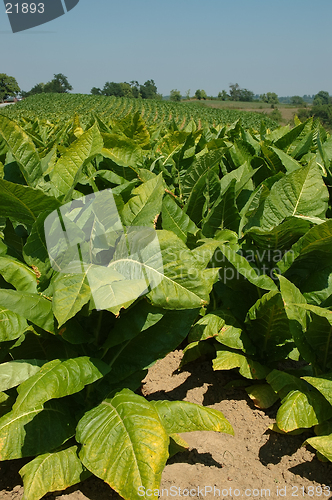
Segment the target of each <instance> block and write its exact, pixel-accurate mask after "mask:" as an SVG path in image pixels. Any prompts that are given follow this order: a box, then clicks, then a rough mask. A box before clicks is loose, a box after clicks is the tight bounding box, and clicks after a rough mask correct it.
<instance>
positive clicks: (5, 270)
mask: <svg viewBox="0 0 332 500" xmlns="http://www.w3.org/2000/svg"><path fill="white" fill-rule="evenodd" d="M0 274H1V275H2V276H3V278H4V279H5V280H6V281H7V282H8V283H10V284H11V285H13V286H14V287H15V288H16V289H17V290H19V291H22V292H29V293H37V277H36V274H35V273H34V272H33V270H32V269H30V268H29V267H28V266H26V265H25V264H23V263H22V262H20V261H19V260H17V259H14V258H13V257H11V256H10V255H6V256H0Z"/></svg>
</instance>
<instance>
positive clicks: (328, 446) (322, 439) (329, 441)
mask: <svg viewBox="0 0 332 500" xmlns="http://www.w3.org/2000/svg"><path fill="white" fill-rule="evenodd" d="M304 444H310V446H312V447H313V448H315V450H317V451H318V452H319V453H321V454H322V455H324V457H326V458H327V459H328V460H330V462H332V434H330V435H329V436H316V437H311V438H308V439H306V441H305V442H304Z"/></svg>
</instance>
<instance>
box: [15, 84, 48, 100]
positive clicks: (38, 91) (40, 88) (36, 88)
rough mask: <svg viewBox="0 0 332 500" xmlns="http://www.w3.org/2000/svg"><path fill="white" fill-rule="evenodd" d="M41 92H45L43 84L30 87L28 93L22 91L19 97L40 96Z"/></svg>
mask: <svg viewBox="0 0 332 500" xmlns="http://www.w3.org/2000/svg"><path fill="white" fill-rule="evenodd" d="M43 92H45V84H44V83H36V85H35V86H34V87H32V89H31V90H29V91H28V92H25V91H24V90H22V92H21V96H22V97H29V96H30V95H35V94H42V93H43Z"/></svg>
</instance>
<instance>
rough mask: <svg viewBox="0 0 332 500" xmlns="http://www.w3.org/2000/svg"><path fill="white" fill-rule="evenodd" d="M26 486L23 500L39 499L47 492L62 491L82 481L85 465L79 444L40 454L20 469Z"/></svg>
mask: <svg viewBox="0 0 332 500" xmlns="http://www.w3.org/2000/svg"><path fill="white" fill-rule="evenodd" d="M19 473H20V475H21V477H22V479H23V486H24V496H23V500H39V499H40V498H42V497H43V496H44V495H46V493H49V492H51V491H61V490H64V489H66V488H68V487H69V486H73V485H74V484H77V483H79V482H81V481H82V479H83V477H82V475H83V465H82V462H81V461H80V459H79V458H78V456H77V446H71V447H70V448H66V449H65V450H61V451H57V452H54V453H44V454H43V455H38V457H36V458H35V459H33V460H31V462H29V463H27V464H26V465H24V467H22V469H21V470H20V471H19Z"/></svg>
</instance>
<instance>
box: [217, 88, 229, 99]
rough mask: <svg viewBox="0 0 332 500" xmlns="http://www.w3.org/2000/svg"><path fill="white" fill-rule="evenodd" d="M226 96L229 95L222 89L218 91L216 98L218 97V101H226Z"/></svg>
mask: <svg viewBox="0 0 332 500" xmlns="http://www.w3.org/2000/svg"><path fill="white" fill-rule="evenodd" d="M228 98H229V95H228V94H227V92H226V90H222V91H221V92H219V94H218V99H220V101H227V99H228Z"/></svg>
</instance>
